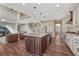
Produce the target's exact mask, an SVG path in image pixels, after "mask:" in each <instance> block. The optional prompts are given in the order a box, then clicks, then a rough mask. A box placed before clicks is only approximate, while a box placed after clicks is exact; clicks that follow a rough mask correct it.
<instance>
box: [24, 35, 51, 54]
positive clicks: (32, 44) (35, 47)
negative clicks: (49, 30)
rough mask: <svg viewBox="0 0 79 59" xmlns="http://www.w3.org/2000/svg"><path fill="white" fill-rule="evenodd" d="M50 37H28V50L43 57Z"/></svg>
mask: <svg viewBox="0 0 79 59" xmlns="http://www.w3.org/2000/svg"><path fill="white" fill-rule="evenodd" d="M49 37H50V36H49V35H45V36H43V37H33V36H29V35H26V37H25V38H26V50H27V51H30V52H31V53H34V54H37V55H42V54H43V53H44V52H45V50H46V48H47V47H48V45H49V43H50V38H49Z"/></svg>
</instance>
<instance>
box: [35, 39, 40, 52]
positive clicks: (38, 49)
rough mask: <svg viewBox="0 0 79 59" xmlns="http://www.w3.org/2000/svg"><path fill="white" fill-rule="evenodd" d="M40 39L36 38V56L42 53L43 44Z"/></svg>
mask: <svg viewBox="0 0 79 59" xmlns="http://www.w3.org/2000/svg"><path fill="white" fill-rule="evenodd" d="M40 40H41V39H40V38H35V53H36V54H40V52H41V50H40V49H41V42H40Z"/></svg>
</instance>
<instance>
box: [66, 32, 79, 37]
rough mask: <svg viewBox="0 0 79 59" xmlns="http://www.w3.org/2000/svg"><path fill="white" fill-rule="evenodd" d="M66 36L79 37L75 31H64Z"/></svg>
mask: <svg viewBox="0 0 79 59" xmlns="http://www.w3.org/2000/svg"><path fill="white" fill-rule="evenodd" d="M65 34H66V35H68V36H72V37H73V38H79V34H76V33H65Z"/></svg>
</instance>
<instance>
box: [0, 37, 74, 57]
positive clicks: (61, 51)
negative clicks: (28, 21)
mask: <svg viewBox="0 0 79 59" xmlns="http://www.w3.org/2000/svg"><path fill="white" fill-rule="evenodd" d="M0 56H35V55H33V54H31V53H30V52H28V51H26V47H25V40H19V41H17V42H14V43H8V44H0ZM43 56H73V54H72V53H71V51H70V50H69V49H68V47H67V46H66V45H65V44H64V42H63V41H62V39H60V38H59V37H58V36H57V37H56V38H55V39H52V42H51V44H50V45H49V46H48V48H47V50H46V52H45V53H44V54H43Z"/></svg>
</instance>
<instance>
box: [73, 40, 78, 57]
mask: <svg viewBox="0 0 79 59" xmlns="http://www.w3.org/2000/svg"><path fill="white" fill-rule="evenodd" d="M73 53H74V54H75V55H78V56H79V40H76V39H75V40H74V41H73Z"/></svg>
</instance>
